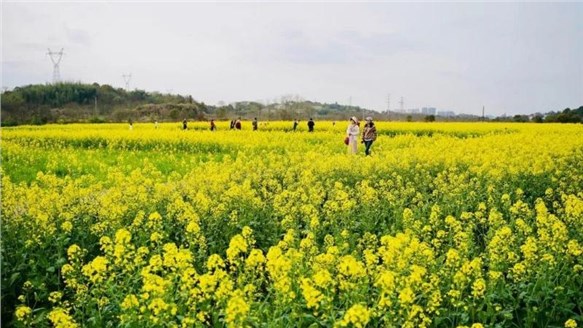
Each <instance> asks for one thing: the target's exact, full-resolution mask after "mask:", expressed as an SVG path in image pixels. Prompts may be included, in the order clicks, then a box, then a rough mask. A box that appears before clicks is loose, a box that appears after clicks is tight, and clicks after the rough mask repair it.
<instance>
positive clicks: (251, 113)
mask: <svg viewBox="0 0 583 328" xmlns="http://www.w3.org/2000/svg"><path fill="white" fill-rule="evenodd" d="M1 105H2V121H1V123H2V126H11V125H20V124H46V123H72V122H94V123H99V122H127V121H130V120H131V121H134V122H154V121H159V122H164V121H181V120H183V119H185V118H186V119H188V120H209V119H211V118H213V119H218V120H230V119H234V118H236V117H242V118H244V119H252V118H254V117H257V118H258V119H259V120H293V119H300V120H306V119H308V118H310V117H312V118H314V119H315V120H337V121H341V120H347V119H348V118H349V117H351V116H356V117H358V118H362V117H363V116H373V117H374V118H375V119H376V120H392V121H434V120H436V117H435V116H432V115H430V116H426V115H423V114H405V113H395V112H388V111H384V112H380V113H379V112H376V111H371V110H368V109H366V108H362V107H359V106H346V105H341V104H338V103H333V104H328V103H319V102H313V101H309V100H304V99H301V98H299V97H297V96H295V97H294V96H285V97H282V98H281V99H280V101H279V102H277V103H272V104H269V105H266V104H262V103H259V102H254V101H240V102H235V103H232V104H227V105H220V106H210V105H206V104H205V103H204V102H199V101H196V100H194V99H193V97H192V96H190V95H189V96H183V95H175V94H163V93H159V92H146V91H144V90H133V91H127V90H124V89H122V88H114V87H112V86H110V85H107V84H102V85H99V84H97V83H93V84H84V83H70V82H66V83H56V84H36V85H28V86H23V87H17V88H14V90H11V91H6V92H4V93H2V96H1ZM437 120H438V121H443V120H447V121H478V120H481V117H479V116H475V115H463V114H460V115H457V116H454V117H447V118H444V117H437ZM494 120H498V121H514V122H527V121H535V122H583V106H581V107H579V108H578V109H574V110H571V109H569V108H567V109H565V110H563V111H560V112H550V113H547V114H538V115H530V116H527V115H516V116H514V117H499V118H496V119H494Z"/></svg>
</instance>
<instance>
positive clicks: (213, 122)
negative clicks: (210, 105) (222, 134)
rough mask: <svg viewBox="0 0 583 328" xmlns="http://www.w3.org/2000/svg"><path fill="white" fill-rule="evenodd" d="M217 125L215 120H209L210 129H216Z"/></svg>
mask: <svg viewBox="0 0 583 328" xmlns="http://www.w3.org/2000/svg"><path fill="white" fill-rule="evenodd" d="M216 130H217V125H216V124H215V120H211V131H216Z"/></svg>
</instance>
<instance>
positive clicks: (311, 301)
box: [300, 278, 324, 310]
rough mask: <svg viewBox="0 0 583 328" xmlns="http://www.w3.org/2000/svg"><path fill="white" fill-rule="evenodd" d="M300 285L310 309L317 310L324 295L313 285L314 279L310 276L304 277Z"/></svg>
mask: <svg viewBox="0 0 583 328" xmlns="http://www.w3.org/2000/svg"><path fill="white" fill-rule="evenodd" d="M300 287H301V289H302V295H303V296H304V299H305V300H306V306H307V307H308V309H314V310H317V309H318V307H319V305H320V302H321V301H322V299H323V298H324V295H322V293H321V292H320V291H319V290H318V289H317V288H315V287H314V286H313V284H312V281H311V280H310V279H308V278H304V279H302V282H301V284H300Z"/></svg>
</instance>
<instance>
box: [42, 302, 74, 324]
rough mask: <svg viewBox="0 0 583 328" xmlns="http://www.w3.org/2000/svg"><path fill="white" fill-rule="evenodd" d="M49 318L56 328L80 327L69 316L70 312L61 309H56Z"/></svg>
mask: <svg viewBox="0 0 583 328" xmlns="http://www.w3.org/2000/svg"><path fill="white" fill-rule="evenodd" d="M47 318H48V319H49V321H50V322H51V323H52V324H53V325H54V326H55V328H76V327H78V326H79V325H78V324H77V323H76V322H75V320H73V318H72V317H71V316H70V315H69V311H68V310H66V309H63V308H61V307H56V308H54V309H53V310H52V311H51V312H50V313H49V314H48V315H47Z"/></svg>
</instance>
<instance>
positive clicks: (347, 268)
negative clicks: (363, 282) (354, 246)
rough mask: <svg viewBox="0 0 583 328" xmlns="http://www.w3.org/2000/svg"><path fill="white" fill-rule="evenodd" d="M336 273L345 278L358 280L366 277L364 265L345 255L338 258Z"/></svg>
mask: <svg viewBox="0 0 583 328" xmlns="http://www.w3.org/2000/svg"><path fill="white" fill-rule="evenodd" d="M336 268H337V269H338V272H340V273H341V274H343V275H344V276H346V277H352V278H360V277H364V276H365V275H366V271H365V269H364V265H363V264H362V262H360V261H357V260H356V259H355V258H354V257H353V256H352V255H346V256H343V257H342V258H340V263H338V265H337V266H336Z"/></svg>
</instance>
